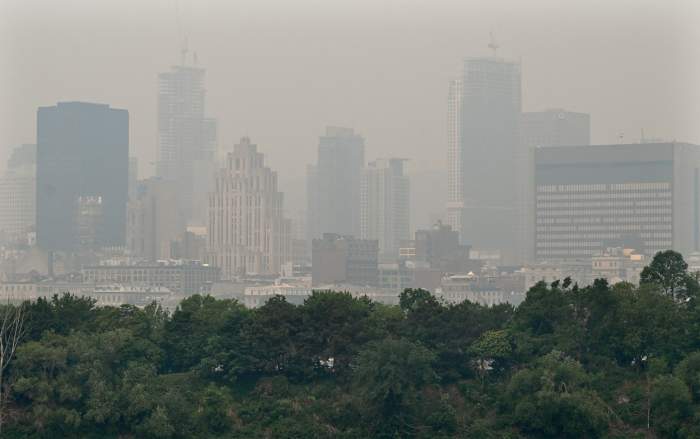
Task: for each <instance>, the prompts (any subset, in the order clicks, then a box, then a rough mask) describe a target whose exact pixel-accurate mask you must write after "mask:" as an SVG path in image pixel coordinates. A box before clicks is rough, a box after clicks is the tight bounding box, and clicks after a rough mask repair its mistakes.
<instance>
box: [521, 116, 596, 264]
mask: <svg viewBox="0 0 700 439" xmlns="http://www.w3.org/2000/svg"><path fill="white" fill-rule="evenodd" d="M590 141H591V118H590V115H588V114H586V113H575V112H571V111H566V110H563V109H558V108H557V109H549V110H545V111H536V112H526V113H522V114H521V115H520V149H519V152H518V157H517V163H518V174H517V176H518V180H519V181H521V182H522V184H519V185H518V209H519V212H518V215H517V218H518V229H517V230H518V250H519V260H518V262H523V263H532V262H534V259H535V254H534V251H533V249H534V239H535V223H534V209H535V205H534V190H535V183H534V170H535V165H534V155H535V148H537V147H545V146H585V145H590Z"/></svg>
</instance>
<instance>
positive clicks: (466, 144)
mask: <svg viewBox="0 0 700 439" xmlns="http://www.w3.org/2000/svg"><path fill="white" fill-rule="evenodd" d="M520 87H521V85H520V64H519V63H517V62H510V61H506V60H503V59H501V58H467V59H466V60H465V61H464V71H463V74H462V78H461V81H457V82H453V83H452V84H451V85H450V98H449V102H448V110H449V119H448V120H449V125H448V130H449V132H448V142H450V143H448V152H449V154H450V155H451V156H453V159H454V160H455V161H456V162H457V164H458V165H459V166H460V169H455V168H454V164H453V165H451V168H450V169H451V170H450V172H449V175H450V182H449V184H448V190H449V191H450V192H449V194H448V195H449V198H448V209H450V210H451V213H450V215H448V220H449V222H450V223H451V224H453V225H455V226H457V227H460V226H461V229H459V230H458V231H459V232H460V233H461V237H462V240H463V241H464V242H466V243H468V244H470V245H471V246H472V247H473V248H475V249H477V250H479V251H480V252H483V251H492V252H498V253H500V258H501V262H503V263H511V262H512V261H513V260H514V259H515V258H516V255H515V251H514V245H513V243H514V241H515V232H514V229H515V222H516V221H515V215H516V208H515V206H516V188H517V184H518V182H517V177H516V163H515V157H516V155H517V153H518V146H519V136H518V123H519V117H520V108H521V92H520ZM457 144H459V149H458V150H457V147H456V145H457ZM458 185H459V186H461V188H458ZM460 190H461V194H460ZM460 195H461V198H462V200H461V203H462V204H460V200H459V199H457V198H458V197H459V196H460ZM460 209H461V218H459V217H458V214H459V210H460Z"/></svg>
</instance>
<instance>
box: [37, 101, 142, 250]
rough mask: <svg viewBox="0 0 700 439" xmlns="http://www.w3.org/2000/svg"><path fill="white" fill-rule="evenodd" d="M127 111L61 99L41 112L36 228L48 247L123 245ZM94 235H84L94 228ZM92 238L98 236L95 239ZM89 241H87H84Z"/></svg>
mask: <svg viewBox="0 0 700 439" xmlns="http://www.w3.org/2000/svg"><path fill="white" fill-rule="evenodd" d="M128 178H129V113H128V112H127V111H126V110H118V109H114V108H110V107H109V105H103V104H91V103H84V102H59V103H58V105H55V106H53V107H40V108H39V110H38V113H37V152H36V232H37V244H38V245H39V247H41V248H42V249H45V250H61V251H76V250H81V249H82V248H81V241H83V243H84V244H87V245H89V246H90V247H96V248H100V247H112V246H122V245H124V244H125V241H126V236H125V235H126V203H127V193H128ZM93 226H94V227H96V228H97V229H98V231H97V233H92V234H91V237H88V238H86V237H85V236H84V235H85V233H86V230H87V229H90V228H91V227H93ZM93 238H94V239H93ZM85 241H89V242H85Z"/></svg>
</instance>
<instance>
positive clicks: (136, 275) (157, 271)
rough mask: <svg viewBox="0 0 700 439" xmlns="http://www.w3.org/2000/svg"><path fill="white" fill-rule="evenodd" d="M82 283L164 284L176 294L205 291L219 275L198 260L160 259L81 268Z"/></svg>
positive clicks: (217, 269)
mask: <svg viewBox="0 0 700 439" xmlns="http://www.w3.org/2000/svg"><path fill="white" fill-rule="evenodd" d="M81 272H82V275H83V282H86V283H93V284H110V283H123V284H136V285H148V286H152V287H165V288H167V289H168V290H170V291H172V292H173V293H177V294H206V293H207V292H208V291H209V289H210V288H211V285H212V284H213V283H214V282H217V281H218V280H219V278H220V273H221V271H220V270H219V268H218V267H212V266H209V265H207V264H203V263H201V262H200V261H182V260H163V261H157V262H145V263H132V264H128V265H127V264H125V265H122V264H104V265H96V266H88V267H83V269H82V270H81Z"/></svg>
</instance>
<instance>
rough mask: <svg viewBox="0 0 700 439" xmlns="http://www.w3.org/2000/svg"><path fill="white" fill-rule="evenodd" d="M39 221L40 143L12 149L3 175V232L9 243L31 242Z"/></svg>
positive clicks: (0, 222)
mask: <svg viewBox="0 0 700 439" xmlns="http://www.w3.org/2000/svg"><path fill="white" fill-rule="evenodd" d="M35 221H36V145H22V146H20V147H17V148H15V149H14V150H13V151H12V155H11V156H10V159H9V160H8V162H7V170H6V171H5V174H4V175H3V176H2V177H0V234H1V235H2V239H3V240H4V241H6V242H8V243H12V244H14V243H20V242H22V243H25V244H26V243H27V241H28V239H27V235H28V233H30V232H31V231H32V230H33V229H34V225H35Z"/></svg>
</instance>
